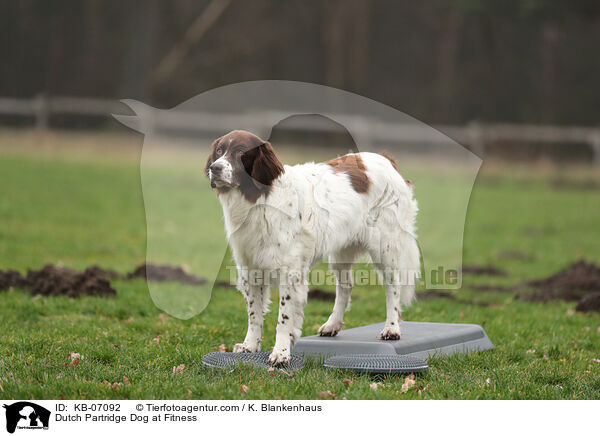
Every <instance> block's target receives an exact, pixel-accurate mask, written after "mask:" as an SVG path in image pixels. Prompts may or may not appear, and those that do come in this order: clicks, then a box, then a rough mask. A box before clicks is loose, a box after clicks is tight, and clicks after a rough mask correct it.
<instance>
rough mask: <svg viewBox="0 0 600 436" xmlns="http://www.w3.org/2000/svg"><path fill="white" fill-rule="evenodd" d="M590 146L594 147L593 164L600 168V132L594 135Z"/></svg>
mask: <svg viewBox="0 0 600 436" xmlns="http://www.w3.org/2000/svg"><path fill="white" fill-rule="evenodd" d="M590 144H591V145H592V163H593V164H594V165H595V166H600V130H597V131H596V132H595V133H594V134H593V135H592V137H591V140H590Z"/></svg>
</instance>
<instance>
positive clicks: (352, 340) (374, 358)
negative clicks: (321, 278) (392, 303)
mask: <svg viewBox="0 0 600 436" xmlns="http://www.w3.org/2000/svg"><path fill="white" fill-rule="evenodd" d="M384 325H385V323H383V322H382V323H379V324H371V325H366V326H363V327H356V328H353V329H348V330H342V331H341V332H339V333H338V334H337V336H333V337H329V336H318V335H315V336H307V337H305V338H300V339H299V340H298V342H297V343H296V345H295V346H294V348H292V359H291V362H290V365H289V366H287V368H288V369H292V370H294V369H300V368H302V366H303V365H304V359H303V357H313V358H316V359H319V360H321V361H324V367H325V368H327V369H347V370H352V371H357V372H367V373H375V374H400V373H409V372H421V371H425V370H427V368H428V366H427V359H428V358H430V357H443V356H447V355H450V354H454V353H468V352H471V351H485V350H491V349H492V348H494V345H493V344H492V342H491V341H490V339H489V338H488V337H487V335H486V334H485V331H484V330H483V328H482V327H481V326H478V325H475V324H442V323H434V322H403V323H402V339H399V340H397V341H384V340H381V339H379V333H381V330H383V326H384ZM269 354H271V352H270V351H260V352H258V353H219V352H215V353H209V354H207V355H206V356H204V357H203V358H202V363H203V364H204V365H205V366H207V367H210V368H221V369H226V368H231V367H235V366H236V365H238V364H240V363H246V364H250V365H254V366H258V367H262V368H268V367H269V364H268V358H269Z"/></svg>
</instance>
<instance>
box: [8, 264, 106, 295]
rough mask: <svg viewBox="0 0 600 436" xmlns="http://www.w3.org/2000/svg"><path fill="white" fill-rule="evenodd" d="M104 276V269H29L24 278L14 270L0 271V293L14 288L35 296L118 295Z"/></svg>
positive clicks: (47, 267)
mask: <svg viewBox="0 0 600 436" xmlns="http://www.w3.org/2000/svg"><path fill="white" fill-rule="evenodd" d="M105 274H106V272H105V271H104V272H103V271H101V268H100V269H98V268H88V269H86V270H85V271H83V272H81V273H80V272H77V271H74V270H72V269H70V268H57V267H55V266H53V265H46V266H45V267H43V268H42V269H38V270H29V271H28V272H27V275H26V276H25V277H23V276H22V275H21V274H20V273H19V272H17V271H13V270H8V271H0V290H7V289H9V288H11V287H15V288H21V289H24V290H26V291H28V292H30V293H31V294H34V295H37V294H40V295H66V296H67V297H71V298H77V297H81V296H84V295H100V296H104V297H110V296H113V295H116V294H117V293H116V291H115V290H114V289H113V288H112V287H111V286H110V282H109V281H108V280H107V278H106V277H105Z"/></svg>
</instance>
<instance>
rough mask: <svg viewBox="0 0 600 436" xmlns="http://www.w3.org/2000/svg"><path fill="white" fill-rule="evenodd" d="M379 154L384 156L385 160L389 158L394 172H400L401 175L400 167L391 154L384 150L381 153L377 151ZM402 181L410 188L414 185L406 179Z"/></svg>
mask: <svg viewBox="0 0 600 436" xmlns="http://www.w3.org/2000/svg"><path fill="white" fill-rule="evenodd" d="M379 154H380V155H382V156H383V157H385V158H386V159H387V160H389V161H390V163H391V164H392V166H393V167H394V169H395V170H396V172H397V173H398V174H400V176H402V174H401V173H400V169H399V168H398V164H397V163H396V159H394V157H393V156H390V155H389V154H387V153H386V152H385V151H384V152H382V153H379ZM404 181H405V182H406V184H407V185H408V186H409V188H410V189H412V188H413V187H414V186H415V185H414V183H413V182H411V181H410V180H408V179H404Z"/></svg>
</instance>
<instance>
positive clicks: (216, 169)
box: [209, 162, 223, 175]
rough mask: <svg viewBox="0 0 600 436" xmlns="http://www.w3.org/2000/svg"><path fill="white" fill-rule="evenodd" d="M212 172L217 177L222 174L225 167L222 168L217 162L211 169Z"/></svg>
mask: <svg viewBox="0 0 600 436" xmlns="http://www.w3.org/2000/svg"><path fill="white" fill-rule="evenodd" d="M209 169H210V171H211V172H212V173H213V174H214V175H217V174H219V173H220V172H221V170H222V169H223V167H222V166H221V164H217V163H216V162H215V163H214V164H212V165H211V166H210V167H209Z"/></svg>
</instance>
